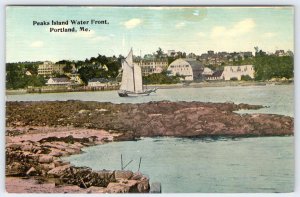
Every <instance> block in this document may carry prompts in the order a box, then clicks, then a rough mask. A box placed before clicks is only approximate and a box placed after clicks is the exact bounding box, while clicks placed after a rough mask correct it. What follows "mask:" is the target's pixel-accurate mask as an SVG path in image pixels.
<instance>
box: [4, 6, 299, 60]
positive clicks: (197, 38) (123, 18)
mask: <svg viewBox="0 0 300 197" xmlns="http://www.w3.org/2000/svg"><path fill="white" fill-rule="evenodd" d="M72 19H75V20H89V21H90V20H91V19H96V20H105V19H106V20H107V21H108V22H109V25H85V26H86V27H88V28H90V29H91V31H90V32H87V33H84V32H79V31H78V32H76V33H50V32H49V28H50V26H33V21H50V22H51V20H60V21H66V20H72ZM68 27H73V26H72V25H69V26H68ZM75 27H76V28H78V27H79V26H75ZM254 46H259V48H261V49H263V50H265V51H268V52H274V51H275V50H276V49H284V50H292V51H293V50H294V12H293V8H292V7H190V8H183V7H74V6H71V7H67V6H65V7H57V6H52V7H38V6H36V7H30V6H28V7H13V6H11V7H7V9H6V62H17V61H36V60H41V61H44V60H50V61H58V60H62V59H68V60H84V59H85V58H90V57H92V56H97V55H98V53H99V54H104V55H109V56H110V55H119V54H122V55H126V54H127V53H128V51H129V49H130V48H131V47H133V50H134V53H135V55H139V54H140V51H141V53H142V55H144V54H146V53H152V52H154V51H156V50H157V48H158V47H161V48H162V49H163V50H164V51H165V52H166V51H167V50H171V49H174V50H176V51H177V50H179V51H185V52H187V53H189V52H194V53H196V54H197V55H200V54H201V53H203V52H206V51H207V50H215V51H228V52H232V51H254V48H253V47H254Z"/></svg>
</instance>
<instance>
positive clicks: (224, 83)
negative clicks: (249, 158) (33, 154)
mask: <svg viewBox="0 0 300 197" xmlns="http://www.w3.org/2000/svg"><path fill="white" fill-rule="evenodd" d="M292 84H294V82H293V81H276V82H271V81H213V82H212V81H211V82H200V83H196V82H192V83H180V84H149V85H144V87H146V88H158V89H174V88H205V87H228V86H232V87H236V86H268V85H292ZM39 88H40V87H36V89H39ZM111 90H115V89H107V90H106V89H105V90H103V89H96V90H86V91H111ZM64 92H82V90H81V89H78V91H77V90H76V89H74V90H72V91H62V90H61V88H58V89H57V91H56V90H55V89H54V90H53V91H51V92H38V91H37V92H34V93H41V94H42V93H64ZM5 93H6V95H18V94H27V93H28V92H27V89H17V90H5Z"/></svg>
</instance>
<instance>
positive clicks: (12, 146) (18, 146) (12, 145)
mask: <svg viewBox="0 0 300 197" xmlns="http://www.w3.org/2000/svg"><path fill="white" fill-rule="evenodd" d="M6 148H10V149H12V150H21V144H17V143H9V144H6Z"/></svg>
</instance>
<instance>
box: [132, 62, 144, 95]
mask: <svg viewBox="0 0 300 197" xmlns="http://www.w3.org/2000/svg"><path fill="white" fill-rule="evenodd" d="M133 68H134V84H135V91H134V92H136V93H140V92H143V81H142V69H141V67H140V66H139V65H137V64H134V67H133Z"/></svg>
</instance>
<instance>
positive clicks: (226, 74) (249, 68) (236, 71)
mask: <svg viewBox="0 0 300 197" xmlns="http://www.w3.org/2000/svg"><path fill="white" fill-rule="evenodd" d="M247 75H248V76H249V77H251V78H252V79H253V78H254V67H253V65H242V66H225V67H224V71H223V74H222V78H223V79H224V80H227V81H228V80H231V79H233V78H236V79H237V80H241V77H242V76H247Z"/></svg>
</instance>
